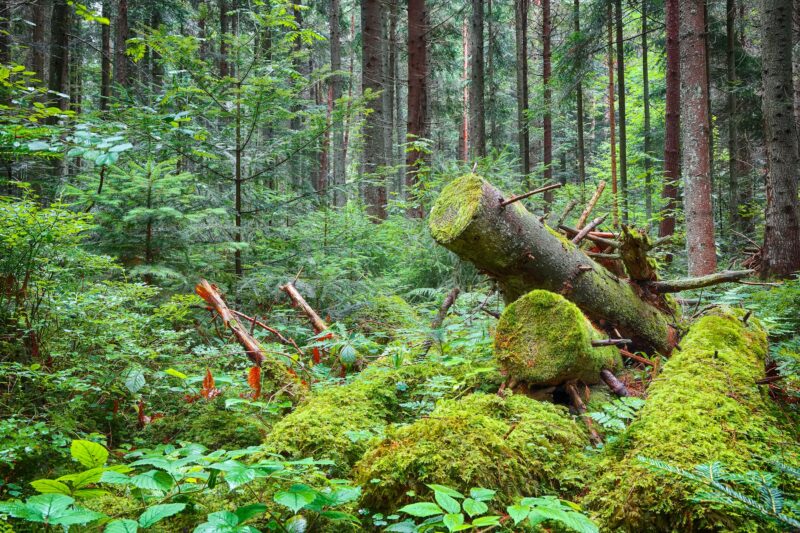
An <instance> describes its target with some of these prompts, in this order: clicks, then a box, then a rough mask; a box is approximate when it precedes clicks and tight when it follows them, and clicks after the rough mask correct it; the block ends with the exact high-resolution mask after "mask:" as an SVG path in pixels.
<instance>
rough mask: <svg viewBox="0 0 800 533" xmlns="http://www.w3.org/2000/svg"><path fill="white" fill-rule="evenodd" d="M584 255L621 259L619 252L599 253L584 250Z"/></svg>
mask: <svg viewBox="0 0 800 533" xmlns="http://www.w3.org/2000/svg"><path fill="white" fill-rule="evenodd" d="M586 255H588V256H589V257H593V258H594V259H622V256H621V255H619V254H601V253H599V252H586Z"/></svg>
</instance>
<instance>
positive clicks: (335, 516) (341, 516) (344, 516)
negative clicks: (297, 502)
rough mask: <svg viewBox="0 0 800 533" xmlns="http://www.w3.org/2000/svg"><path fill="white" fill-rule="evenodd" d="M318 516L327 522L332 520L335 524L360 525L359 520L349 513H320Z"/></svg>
mask: <svg viewBox="0 0 800 533" xmlns="http://www.w3.org/2000/svg"><path fill="white" fill-rule="evenodd" d="M319 515H320V516H324V517H325V518H327V519H328V520H333V521H336V522H352V523H354V524H360V523H361V520H359V519H358V518H357V517H356V516H353V515H351V514H350V513H345V512H343V511H322V512H321V513H319Z"/></svg>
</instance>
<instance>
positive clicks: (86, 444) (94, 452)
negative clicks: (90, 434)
mask: <svg viewBox="0 0 800 533" xmlns="http://www.w3.org/2000/svg"><path fill="white" fill-rule="evenodd" d="M69 451H70V453H71V454H72V458H73V459H75V460H76V461H78V462H79V463H80V464H82V465H83V466H85V467H86V468H98V467H101V466H103V465H104V464H106V461H107V460H108V450H106V449H105V447H104V446H101V445H100V444H97V443H96V442H92V441H88V440H74V441H72V446H70V449H69Z"/></svg>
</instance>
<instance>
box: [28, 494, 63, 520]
mask: <svg viewBox="0 0 800 533" xmlns="http://www.w3.org/2000/svg"><path fill="white" fill-rule="evenodd" d="M73 503H75V500H74V499H72V498H70V497H69V496H65V495H63V494H54V493H51V494H39V495H38V496H31V497H30V498H28V501H26V502H25V507H26V508H27V509H29V510H30V511H32V512H33V513H34V514H35V515H38V516H41V518H42V520H41V521H49V520H50V518H52V517H54V516H59V515H61V514H63V513H65V512H66V511H67V509H68V508H69V506H70V505H72V504H73Z"/></svg>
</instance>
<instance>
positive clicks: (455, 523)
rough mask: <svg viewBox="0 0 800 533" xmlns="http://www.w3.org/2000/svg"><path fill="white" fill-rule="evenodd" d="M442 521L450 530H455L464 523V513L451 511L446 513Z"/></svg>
mask: <svg viewBox="0 0 800 533" xmlns="http://www.w3.org/2000/svg"><path fill="white" fill-rule="evenodd" d="M442 523H443V524H444V526H445V527H446V528H447V530H448V531H455V530H457V529H458V527H459V526H461V525H463V524H464V515H463V514H461V513H451V514H446V515H444V518H443V519H442Z"/></svg>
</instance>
